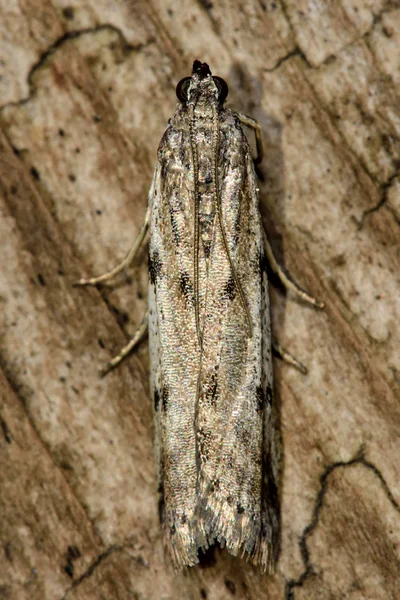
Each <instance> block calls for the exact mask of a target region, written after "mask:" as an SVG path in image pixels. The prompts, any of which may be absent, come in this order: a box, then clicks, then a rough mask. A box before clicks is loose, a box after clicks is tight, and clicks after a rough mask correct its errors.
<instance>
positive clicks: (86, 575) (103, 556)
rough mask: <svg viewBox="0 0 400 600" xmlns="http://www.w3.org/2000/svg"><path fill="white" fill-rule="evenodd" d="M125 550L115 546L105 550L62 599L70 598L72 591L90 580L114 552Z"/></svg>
mask: <svg viewBox="0 0 400 600" xmlns="http://www.w3.org/2000/svg"><path fill="white" fill-rule="evenodd" d="M123 550H124V547H123V546H118V545H113V546H110V547H109V548H107V550H105V551H104V552H102V553H101V554H99V556H98V557H97V558H96V559H95V560H94V561H93V562H92V563H91V565H89V567H88V568H87V569H86V571H85V572H84V573H82V575H81V576H80V577H78V579H75V581H74V582H73V584H72V585H71V587H70V588H69V589H68V590H67V591H66V592H65V594H64V596H63V597H62V600H66V599H67V598H68V594H69V593H70V592H71V591H72V590H74V589H75V588H77V587H78V585H80V584H81V583H82V581H85V579H88V578H89V577H91V576H92V575H93V573H94V572H95V570H96V569H97V567H98V566H99V565H101V563H103V562H104V561H105V560H106V559H107V558H108V557H109V556H110V555H111V554H113V553H114V552H122V551H123Z"/></svg>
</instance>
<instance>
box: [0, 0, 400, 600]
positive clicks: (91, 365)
mask: <svg viewBox="0 0 400 600" xmlns="http://www.w3.org/2000/svg"><path fill="white" fill-rule="evenodd" d="M399 46H400V2H399V1H398V0H396V1H394V0H351V1H350V2H349V1H348V0H339V1H335V2H333V1H328V0H315V1H314V2H312V3H310V2H308V1H306V0H274V1H270V0H263V1H262V2H261V1H260V2H256V1H255V0H249V1H246V2H242V3H240V2H235V1H231V2H227V1H226V0H222V1H221V2H209V1H208V0H198V1H197V2H196V1H194V0H192V1H190V0H177V1H175V2H172V1H171V2H161V0H151V1H150V2H139V1H133V0H115V1H113V2H111V3H110V2H106V1H105V0H81V1H79V2H78V1H77V2H75V3H74V2H71V1H67V0H51V1H50V0H18V1H15V2H6V0H3V1H2V2H1V5H0V211H1V215H0V239H1V258H2V260H1V271H0V302H1V319H0V360H1V362H0V366H1V373H0V394H1V396H0V456H1V460H0V506H1V515H2V518H1V524H0V553H1V560H0V596H1V597H2V598H5V599H10V600H28V599H29V600H62V599H68V600H78V599H82V600H97V599H101V598H107V599H109V598H110V599H111V598H112V599H113V600H128V599H132V598H136V599H138V600H139V599H146V600H147V599H154V600H156V599H157V600H158V599H161V598H162V599H165V600H168V599H171V600H172V598H193V599H195V598H208V599H209V600H214V599H215V600H217V599H218V600H224V599H228V598H233V597H236V598H246V599H258V600H259V599H261V600H262V599H267V598H268V600H275V599H276V600H278V599H279V600H283V599H286V600H289V599H292V600H313V599H315V600H317V599H318V600H323V599H325V598H326V599H332V598H351V599H354V600H361V599H369V600H381V599H382V600H388V599H396V598H398V574H399V572H400V486H399V483H398V482H399V480H400V466H399V465H400V460H399V459H400V451H399V431H400V403H399V384H400V352H399V347H400V329H399V327H398V323H399V321H400V302H399V279H400V276H399V225H400V119H399V112H398V107H399V105H400V102H399V99H400V98H399V97H400V53H399V51H398V49H399ZM196 58H198V59H200V60H202V61H205V62H207V63H208V64H209V65H210V67H211V70H212V71H213V73H214V74H216V75H219V76H221V77H223V78H224V79H225V80H226V81H227V82H228V84H229V87H230V94H229V103H228V106H230V107H232V108H235V109H237V110H240V111H242V112H245V113H247V114H250V115H251V116H252V117H254V118H256V119H258V120H259V121H260V123H261V126H262V133H263V138H264V143H265V146H266V156H265V159H264V161H263V164H262V165H261V169H260V170H261V174H262V176H263V180H262V181H260V189H261V198H262V211H263V214H264V217H265V222H266V226H267V229H268V232H269V236H270V239H271V243H272V245H273V248H274V250H275V253H276V254H277V256H278V258H279V260H280V262H281V264H283V265H284V266H285V268H286V269H287V270H288V271H289V272H290V273H291V274H292V275H293V277H294V278H295V279H296V280H297V281H298V282H299V283H300V284H301V285H302V287H304V288H306V289H307V290H309V291H310V292H311V293H312V294H313V295H314V296H316V297H317V298H320V299H323V300H325V302H326V309H325V310H324V311H315V310H313V309H312V308H309V307H308V306H306V305H304V304H302V303H300V302H299V301H298V300H296V299H295V298H293V297H292V296H291V295H290V294H289V295H285V294H284V293H283V291H282V290H281V288H279V286H278V287H274V286H272V287H271V297H272V315H273V325H274V333H275V336H276V337H277V338H278V340H279V342H280V343H281V344H282V345H283V346H284V347H285V348H287V349H288V350H289V351H290V352H291V353H292V354H294V355H295V356H296V357H297V358H298V359H299V360H301V361H302V362H303V363H304V364H306V365H307V366H308V369H309V374H308V375H307V376H303V375H302V374H301V373H299V372H297V371H295V370H293V369H292V368H290V367H288V366H287V365H284V364H282V363H281V362H280V361H276V362H275V379H276V382H275V387H276V393H277V396H278V399H279V403H280V414H281V432H282V436H283V443H284V470H283V480H282V492H281V495H282V535H281V545H282V549H281V554H280V560H279V563H278V566H277V572H276V574H275V575H274V576H272V577H268V576H267V575H261V574H260V572H259V570H258V569H257V568H255V567H252V566H251V565H249V564H247V563H245V562H244V561H243V560H241V559H240V558H234V557H232V556H230V555H229V554H228V553H227V552H225V551H224V550H220V549H217V550H215V551H213V552H209V553H208V554H207V556H206V557H205V561H204V564H203V565H202V566H198V567H194V568H192V569H190V570H187V571H185V572H182V573H179V574H175V573H174V572H173V571H172V569H171V566H170V564H169V563H168V561H166V560H165V559H164V554H163V548H162V541H161V532H160V527H159V524H158V515H157V493H156V479H155V466H154V461H153V444H152V422H151V421H152V416H151V415H152V409H151V406H150V400H149V390H148V352H147V345H146V343H145V342H144V343H143V344H141V346H140V347H139V349H138V351H137V352H136V353H135V354H134V355H132V356H131V357H130V358H129V359H128V360H126V361H125V362H124V364H123V365H122V366H121V367H120V368H119V369H118V370H117V371H114V372H112V373H110V374H109V375H108V376H107V377H105V378H100V377H99V369H100V368H101V366H103V365H104V363H106V362H107V361H108V360H109V359H110V358H111V357H112V356H113V355H115V354H116V352H117V351H118V350H119V348H120V347H121V346H122V345H124V343H125V342H126V340H127V338H128V337H129V336H130V335H131V334H132V333H133V331H134V330H135V329H136V327H137V325H138V324H139V322H140V320H141V318H142V314H143V312H144V311H145V306H146V294H147V291H146V286H147V257H146V251H145V250H144V251H143V252H142V254H141V255H140V257H139V259H138V260H137V261H136V264H135V265H133V266H132V268H131V269H129V271H128V272H127V273H125V274H122V275H121V276H120V277H118V278H117V279H116V281H115V282H114V283H113V284H106V285H104V286H103V287H102V288H101V289H99V290H96V289H79V288H74V287H72V283H73V282H74V281H75V280H77V279H79V278H80V277H81V276H85V275H92V274H93V275H94V274H99V273H102V272H104V271H106V270H108V269H109V268H110V267H112V266H114V265H115V264H116V263H117V262H118V261H119V260H120V259H121V258H122V257H123V256H124V254H125V253H126V251H127V250H128V248H129V247H130V244H131V242H132V240H133V239H134V237H135V236H136V235H137V234H138V232H139V230H140V226H141V223H142V220H143V217H144V213H145V207H146V196H147V190H148V188H149V186H150V182H151V175H152V170H153V167H154V163H155V157H156V150H157V146H158V143H159V140H160V138H161V136H162V134H163V132H164V130H165V127H166V125H167V122H168V119H169V118H170V116H171V115H172V113H173V110H174V107H175V103H176V98H175V85H176V83H177V82H178V81H179V80H180V79H181V78H182V77H184V76H186V75H188V74H190V71H191V65H192V62H193V60H194V59H196ZM251 138H252V134H251V132H249V139H251ZM396 325H397V326H396Z"/></svg>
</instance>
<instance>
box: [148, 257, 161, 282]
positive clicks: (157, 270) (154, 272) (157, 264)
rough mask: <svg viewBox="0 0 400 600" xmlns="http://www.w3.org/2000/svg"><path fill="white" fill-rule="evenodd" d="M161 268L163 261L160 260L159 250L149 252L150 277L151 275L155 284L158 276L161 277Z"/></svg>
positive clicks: (151, 279) (151, 280)
mask: <svg viewBox="0 0 400 600" xmlns="http://www.w3.org/2000/svg"><path fill="white" fill-rule="evenodd" d="M161 268H162V263H161V260H160V255H159V253H158V252H157V250H155V251H154V252H153V254H151V253H150V252H149V277H150V282H151V283H152V284H153V285H156V284H157V279H158V277H161Z"/></svg>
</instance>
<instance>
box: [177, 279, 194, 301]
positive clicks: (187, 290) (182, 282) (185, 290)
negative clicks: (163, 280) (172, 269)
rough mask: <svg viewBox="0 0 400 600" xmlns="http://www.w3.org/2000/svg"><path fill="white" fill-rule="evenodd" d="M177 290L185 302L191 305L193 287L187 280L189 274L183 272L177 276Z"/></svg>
mask: <svg viewBox="0 0 400 600" xmlns="http://www.w3.org/2000/svg"><path fill="white" fill-rule="evenodd" d="M179 289H180V290H181V292H182V294H183V295H184V296H185V299H186V301H187V302H190V303H193V285H192V283H191V281H190V279H189V273H186V272H185V271H184V272H182V273H181V274H180V276H179Z"/></svg>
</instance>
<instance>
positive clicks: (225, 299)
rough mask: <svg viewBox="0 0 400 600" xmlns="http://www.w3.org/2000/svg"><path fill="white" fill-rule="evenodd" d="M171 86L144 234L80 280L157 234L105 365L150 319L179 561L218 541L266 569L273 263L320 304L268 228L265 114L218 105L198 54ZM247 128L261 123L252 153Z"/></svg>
mask: <svg viewBox="0 0 400 600" xmlns="http://www.w3.org/2000/svg"><path fill="white" fill-rule="evenodd" d="M176 93H177V97H178V100H179V103H178V105H177V108H176V111H175V113H174V115H173V117H172V119H170V122H169V125H168V127H167V130H166V131H165V133H164V135H163V137H162V139H161V142H160V145H159V148H158V156H157V164H156V168H155V171H154V176H153V181H152V184H151V188H150V192H149V195H148V208H147V212H146V217H145V222H144V225H143V228H142V230H141V232H140V234H139V236H138V238H137V240H136V241H135V243H134V244H133V246H132V248H131V250H130V251H129V252H128V254H127V255H126V257H125V259H124V260H123V261H122V262H121V263H120V264H119V265H118V266H117V267H116V268H115V269H113V270H112V271H110V272H108V273H105V274H104V275H101V276H99V277H95V278H92V279H81V280H80V281H79V282H77V283H78V284H79V285H96V284H98V283H101V282H102V281H105V280H106V279H110V278H111V277H113V276H115V275H116V274H117V273H119V272H120V271H122V270H123V269H124V268H125V267H127V266H128V265H129V264H130V263H131V261H132V260H133V259H134V257H135V255H136V253H137V251H138V249H139V248H140V246H141V245H142V243H143V242H144V240H145V238H146V237H147V234H148V232H149V233H150V235H149V237H150V240H149V296H148V312H147V313H146V315H145V317H144V319H143V321H142V323H141V325H140V327H139V329H138V331H137V332H136V334H135V335H134V336H133V338H132V339H131V341H130V342H129V344H128V345H127V346H126V347H125V348H123V349H122V351H121V352H120V353H119V354H118V356H116V357H115V358H114V359H113V360H112V361H111V362H110V363H109V364H108V365H107V370H108V369H109V368H112V367H115V366H116V365H117V364H118V363H120V361H121V360H122V359H123V358H124V357H125V356H126V355H127V354H128V353H129V352H130V351H131V350H132V349H133V348H134V347H135V345H136V344H137V343H138V341H139V340H140V339H141V338H142V337H143V336H144V334H145V332H146V330H147V327H148V331H149V348H150V359H151V375H150V387H151V394H152V400H153V406H154V428H155V446H156V455H157V465H158V480H159V493H160V505H161V507H162V508H161V519H162V524H163V530H164V539H165V542H166V544H167V546H168V547H169V551H170V555H171V558H172V562H173V564H174V566H175V567H176V568H181V567H184V566H191V565H194V564H195V563H197V562H198V556H199V551H200V550H202V549H203V550H204V549H205V548H207V547H209V546H210V545H213V544H214V543H215V542H219V543H220V545H221V546H222V547H224V546H225V547H226V548H227V549H228V551H229V552H231V553H232V554H234V555H237V554H242V555H244V554H246V555H247V557H249V558H250V559H251V560H252V561H253V562H254V563H255V564H256V565H260V566H261V568H262V569H263V570H268V571H270V572H271V571H272V570H273V567H274V564H275V562H276V559H277V556H278V552H279V522H280V515H279V473H280V454H281V451H280V444H279V435H278V432H277V423H276V407H275V406H274V399H273V380H272V358H271V348H272V344H273V342H272V338H271V325H270V315H269V299H268V281H267V272H266V268H265V266H266V262H267V261H268V262H269V264H270V266H271V267H272V269H273V270H274V271H275V272H276V273H277V275H278V276H279V278H280V280H281V281H282V283H283V284H284V285H285V286H286V287H287V288H288V289H290V290H292V291H295V292H296V293H297V294H298V295H299V296H300V297H301V298H303V299H304V300H306V301H308V302H310V303H311V304H313V305H314V306H317V307H320V308H322V306H323V304H322V303H320V302H318V301H317V300H315V299H314V298H312V297H311V296H310V295H309V294H307V293H306V292H304V291H303V290H301V288H299V287H298V286H297V285H296V284H294V283H293V282H292V281H291V280H290V279H288V277H287V276H286V275H285V273H284V272H283V270H282V269H281V267H280V266H279V265H278V263H277V261H276V260H275V258H274V255H273V253H272V250H271V247H270V245H269V243H268V240H267V237H266V235H265V232H264V231H263V226H262V222H261V217H260V212H259V198H258V188H257V179H256V175H255V169H254V163H257V162H260V161H261V159H262V156H263V150H262V141H261V131H260V126H259V124H258V123H257V121H255V120H254V119H252V118H250V117H247V116H245V115H242V114H240V113H237V112H234V111H233V110H230V109H228V108H225V107H224V102H225V100H226V97H227V94H228V86H227V84H226V82H225V81H224V80H223V79H221V78H220V77H213V76H212V73H211V71H210V69H209V66H208V65H207V64H206V63H201V62H200V61H198V60H196V61H195V62H194V64H193V72H192V75H191V77H186V78H184V79H183V80H182V81H180V82H179V83H178V85H177V88H176ZM242 125H245V126H247V127H250V128H252V129H253V130H254V132H255V138H256V146H257V157H256V158H255V159H254V160H253V158H252V153H251V149H250V146H249V143H248V141H247V139H246V136H245V134H244V132H243V129H242ZM275 349H276V350H277V352H278V353H279V354H280V355H281V356H282V357H283V358H284V359H286V360H288V361H289V362H291V363H292V364H294V365H295V366H297V367H298V368H300V369H301V370H304V367H303V366H302V365H301V364H300V363H298V361H296V359H295V358H294V357H292V356H291V355H290V354H289V353H287V352H286V351H284V350H283V349H282V348H280V346H279V345H278V344H276V343H275Z"/></svg>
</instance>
